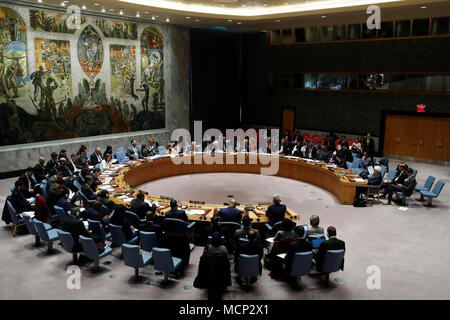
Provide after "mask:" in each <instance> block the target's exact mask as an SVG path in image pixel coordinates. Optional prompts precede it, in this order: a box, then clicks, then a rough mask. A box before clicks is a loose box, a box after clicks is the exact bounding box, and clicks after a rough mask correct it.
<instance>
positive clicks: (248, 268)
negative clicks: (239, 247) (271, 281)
mask: <svg viewBox="0 0 450 320" xmlns="http://www.w3.org/2000/svg"><path fill="white" fill-rule="evenodd" d="M238 263H239V264H238V270H237V275H238V276H239V277H241V278H243V279H244V282H243V285H244V288H245V289H246V291H247V292H248V290H249V289H250V278H253V277H257V276H259V256H258V255H257V254H253V255H247V254H240V255H239V257H238Z"/></svg>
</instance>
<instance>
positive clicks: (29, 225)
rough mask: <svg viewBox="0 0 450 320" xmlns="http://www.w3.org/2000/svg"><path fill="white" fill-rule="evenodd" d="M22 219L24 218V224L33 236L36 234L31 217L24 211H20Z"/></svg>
mask: <svg viewBox="0 0 450 320" xmlns="http://www.w3.org/2000/svg"><path fill="white" fill-rule="evenodd" d="M22 217H23V220H25V225H26V226H27V229H28V232H29V233H30V234H32V235H34V236H38V235H39V234H38V232H37V230H36V227H35V226H34V224H33V222H32V221H31V217H30V216H29V215H27V214H26V213H22Z"/></svg>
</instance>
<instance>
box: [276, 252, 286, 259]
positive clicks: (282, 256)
mask: <svg viewBox="0 0 450 320" xmlns="http://www.w3.org/2000/svg"><path fill="white" fill-rule="evenodd" d="M277 257H280V258H281V259H284V258H285V257H286V253H280V254H277Z"/></svg>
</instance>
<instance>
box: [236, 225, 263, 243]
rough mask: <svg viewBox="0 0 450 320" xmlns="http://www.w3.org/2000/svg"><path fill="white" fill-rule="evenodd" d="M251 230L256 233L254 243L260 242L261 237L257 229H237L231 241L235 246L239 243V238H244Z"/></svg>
mask: <svg viewBox="0 0 450 320" xmlns="http://www.w3.org/2000/svg"><path fill="white" fill-rule="evenodd" d="M250 230H253V231H254V232H255V233H256V242H258V243H259V242H260V241H261V240H260V239H261V236H260V235H259V231H258V230H257V229H252V228H242V229H238V230H236V231H235V232H234V236H233V240H234V243H235V244H236V245H237V244H238V242H239V239H240V238H246V237H247V235H248V233H249V231H250Z"/></svg>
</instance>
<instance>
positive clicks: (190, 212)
mask: <svg viewBox="0 0 450 320" xmlns="http://www.w3.org/2000/svg"><path fill="white" fill-rule="evenodd" d="M186 214H193V215H203V214H205V210H186Z"/></svg>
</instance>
